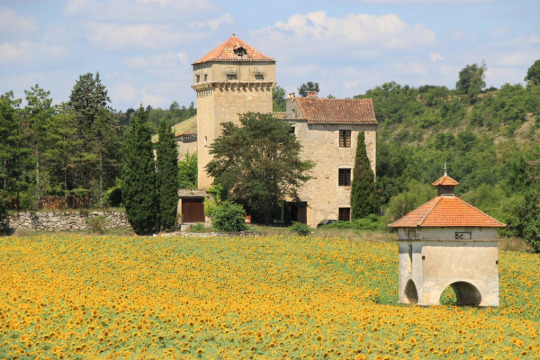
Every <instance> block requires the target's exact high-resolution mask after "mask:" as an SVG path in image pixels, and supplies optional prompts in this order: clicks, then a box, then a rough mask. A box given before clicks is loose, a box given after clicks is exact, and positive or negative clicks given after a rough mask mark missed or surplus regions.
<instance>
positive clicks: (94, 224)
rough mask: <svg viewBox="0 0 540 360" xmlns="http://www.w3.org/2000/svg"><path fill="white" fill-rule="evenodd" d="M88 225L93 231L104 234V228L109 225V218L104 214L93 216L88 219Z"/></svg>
mask: <svg viewBox="0 0 540 360" xmlns="http://www.w3.org/2000/svg"><path fill="white" fill-rule="evenodd" d="M86 225H87V226H88V229H90V231H92V232H93V233H96V234H103V232H104V229H103V228H104V227H105V226H106V225H107V218H106V217H105V216H104V215H96V216H91V217H89V218H88V219H86Z"/></svg>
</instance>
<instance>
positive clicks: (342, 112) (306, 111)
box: [294, 97, 377, 124]
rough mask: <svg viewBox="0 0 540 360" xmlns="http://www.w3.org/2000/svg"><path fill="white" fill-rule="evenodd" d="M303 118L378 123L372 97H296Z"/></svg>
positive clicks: (317, 120)
mask: <svg viewBox="0 0 540 360" xmlns="http://www.w3.org/2000/svg"><path fill="white" fill-rule="evenodd" d="M294 100H295V101H296V103H297V104H298V107H299V109H300V112H301V116H302V118H304V119H305V120H307V122H308V123H311V124H325V123H328V124H336V123H337V124H377V119H376V118H375V110H374V108H373V101H372V100H371V99H322V98H304V97H296V98H295V99H294Z"/></svg>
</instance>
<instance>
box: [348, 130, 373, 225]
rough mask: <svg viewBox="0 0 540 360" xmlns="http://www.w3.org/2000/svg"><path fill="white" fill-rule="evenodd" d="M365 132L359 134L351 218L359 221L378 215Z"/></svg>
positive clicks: (352, 190)
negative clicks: (371, 215)
mask: <svg viewBox="0 0 540 360" xmlns="http://www.w3.org/2000/svg"><path fill="white" fill-rule="evenodd" d="M364 139H365V137H364V132H363V131H361V132H360V134H358V143H357V145H356V159H355V163H354V170H353V180H352V189H351V210H352V211H351V216H352V219H359V218H363V217H366V216H368V215H369V214H376V213H377V194H376V187H375V176H374V174H373V170H371V166H370V164H369V159H368V157H367V152H366V144H365V140H364Z"/></svg>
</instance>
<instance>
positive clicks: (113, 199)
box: [105, 178, 122, 207]
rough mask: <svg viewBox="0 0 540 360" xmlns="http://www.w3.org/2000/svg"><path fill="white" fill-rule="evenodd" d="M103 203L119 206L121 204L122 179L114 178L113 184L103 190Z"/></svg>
mask: <svg viewBox="0 0 540 360" xmlns="http://www.w3.org/2000/svg"><path fill="white" fill-rule="evenodd" d="M105 204H107V206H112V207H119V206H121V205H122V179H121V178H116V180H115V182H114V185H113V186H112V187H110V188H109V189H107V191H106V192H105Z"/></svg>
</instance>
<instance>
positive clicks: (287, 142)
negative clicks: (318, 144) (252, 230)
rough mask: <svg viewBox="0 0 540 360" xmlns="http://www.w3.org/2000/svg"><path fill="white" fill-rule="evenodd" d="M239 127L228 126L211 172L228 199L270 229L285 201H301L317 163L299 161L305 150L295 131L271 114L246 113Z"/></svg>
mask: <svg viewBox="0 0 540 360" xmlns="http://www.w3.org/2000/svg"><path fill="white" fill-rule="evenodd" d="M240 123H241V127H239V126H236V125H234V124H233V123H231V122H228V123H224V124H223V132H222V135H221V136H220V137H218V138H217V139H216V140H215V142H214V143H213V144H212V145H211V147H210V154H212V155H213V156H214V158H213V160H212V161H210V162H209V163H208V165H207V166H206V171H207V172H208V173H209V174H210V175H211V176H213V177H214V184H221V185H222V186H223V189H224V193H225V194H226V195H227V200H230V201H234V202H237V203H239V204H242V205H244V208H246V210H248V211H250V212H251V214H253V215H254V216H255V217H257V218H259V219H261V220H262V221H264V223H266V224H269V223H270V222H271V220H272V212H273V210H274V209H276V208H279V206H280V204H281V201H283V200H284V199H285V197H288V196H289V197H291V198H298V197H297V189H298V187H299V186H300V185H301V184H302V183H303V182H305V181H307V180H308V179H310V176H309V175H307V174H306V173H307V171H308V170H310V169H311V168H312V167H313V164H312V162H310V161H302V160H300V149H301V145H300V143H299V142H298V140H297V138H296V136H294V134H292V133H291V131H290V130H291V127H290V126H289V125H288V124H287V123H285V122H283V121H280V120H278V119H276V118H275V117H273V116H272V115H271V114H259V113H247V114H243V115H241V116H240Z"/></svg>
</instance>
